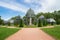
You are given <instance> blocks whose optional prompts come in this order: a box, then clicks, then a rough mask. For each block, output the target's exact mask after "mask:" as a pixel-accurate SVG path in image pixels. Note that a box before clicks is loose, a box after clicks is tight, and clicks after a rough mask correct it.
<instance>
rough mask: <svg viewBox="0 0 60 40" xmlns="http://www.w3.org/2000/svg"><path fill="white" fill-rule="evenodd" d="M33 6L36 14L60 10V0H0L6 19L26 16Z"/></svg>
mask: <svg viewBox="0 0 60 40" xmlns="http://www.w3.org/2000/svg"><path fill="white" fill-rule="evenodd" d="M29 8H31V9H33V10H34V12H35V14H37V13H39V12H53V11H55V10H60V0H0V16H1V17H2V19H4V20H8V19H10V18H11V17H14V16H17V15H20V16H21V17H23V16H25V14H26V12H27V10H28V9H29Z"/></svg>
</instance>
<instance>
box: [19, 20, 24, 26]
mask: <svg viewBox="0 0 60 40" xmlns="http://www.w3.org/2000/svg"><path fill="white" fill-rule="evenodd" d="M23 26H24V24H23V20H22V19H21V20H20V25H19V27H23Z"/></svg>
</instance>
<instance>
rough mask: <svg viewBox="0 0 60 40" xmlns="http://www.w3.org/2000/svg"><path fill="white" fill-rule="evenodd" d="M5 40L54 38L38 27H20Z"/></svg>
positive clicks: (50, 39) (46, 39)
mask: <svg viewBox="0 0 60 40" xmlns="http://www.w3.org/2000/svg"><path fill="white" fill-rule="evenodd" d="M5 40H55V39H54V38H52V37H51V36H49V35H48V34H46V33H45V32H43V31H42V30H40V29H39V28H22V30H19V31H18V32H17V33H15V34H13V35H12V36H10V37H8V38H7V39H5Z"/></svg>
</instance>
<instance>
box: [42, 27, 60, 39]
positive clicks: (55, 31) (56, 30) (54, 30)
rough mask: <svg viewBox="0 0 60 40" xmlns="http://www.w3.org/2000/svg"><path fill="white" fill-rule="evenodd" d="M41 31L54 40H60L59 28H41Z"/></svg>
mask: <svg viewBox="0 0 60 40" xmlns="http://www.w3.org/2000/svg"><path fill="white" fill-rule="evenodd" d="M42 30H43V31H45V32H46V33H48V34H49V35H51V36H52V37H54V38H55V39H56V40H60V26H55V27H54V28H43V29H42Z"/></svg>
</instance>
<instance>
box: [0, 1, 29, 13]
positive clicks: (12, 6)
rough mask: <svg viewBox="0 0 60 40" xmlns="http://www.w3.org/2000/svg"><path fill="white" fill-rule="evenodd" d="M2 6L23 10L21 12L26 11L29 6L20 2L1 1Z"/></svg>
mask: <svg viewBox="0 0 60 40" xmlns="http://www.w3.org/2000/svg"><path fill="white" fill-rule="evenodd" d="M0 6H3V7H6V8H9V9H12V10H15V11H21V12H24V13H25V12H26V11H27V9H28V8H26V7H25V6H23V5H21V4H18V3H12V4H11V3H6V2H1V1H0Z"/></svg>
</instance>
